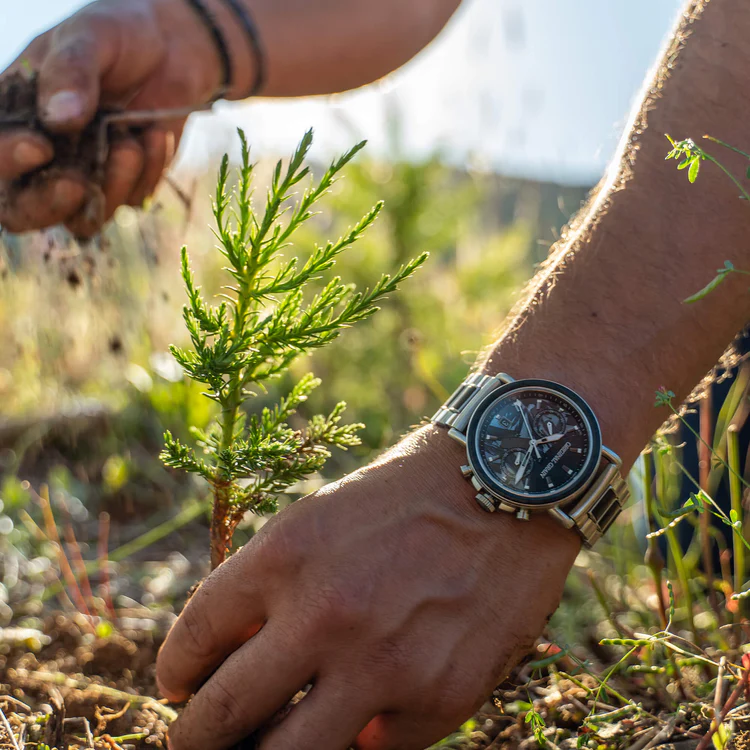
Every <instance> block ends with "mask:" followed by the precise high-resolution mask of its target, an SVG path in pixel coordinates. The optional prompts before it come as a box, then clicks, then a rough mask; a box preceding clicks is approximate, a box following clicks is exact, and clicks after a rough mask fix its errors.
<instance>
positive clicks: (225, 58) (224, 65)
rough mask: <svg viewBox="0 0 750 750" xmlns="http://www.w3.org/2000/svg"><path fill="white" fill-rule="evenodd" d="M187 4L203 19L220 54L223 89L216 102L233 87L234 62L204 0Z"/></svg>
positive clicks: (216, 97) (217, 95) (218, 92)
mask: <svg viewBox="0 0 750 750" xmlns="http://www.w3.org/2000/svg"><path fill="white" fill-rule="evenodd" d="M187 3H188V5H190V7H191V8H192V9H193V10H194V11H195V12H196V13H197V14H198V15H199V16H200V17H201V20H202V21H203V23H204V24H205V26H206V28H207V29H208V30H209V32H210V33H211V36H212V37H213V40H214V42H215V44H216V51H217V52H218V53H219V61H220V62H221V88H220V89H219V91H217V92H216V95H215V96H214V101H216V100H217V99H221V98H222V97H223V96H225V95H226V94H227V92H228V91H229V89H230V88H231V86H232V60H231V58H230V56H229V48H228V47H227V43H226V39H224V34H222V32H221V29H220V28H219V24H218V23H216V19H215V18H214V16H213V13H211V11H210V10H209V9H208V8H207V7H206V5H205V4H204V2H203V0H187Z"/></svg>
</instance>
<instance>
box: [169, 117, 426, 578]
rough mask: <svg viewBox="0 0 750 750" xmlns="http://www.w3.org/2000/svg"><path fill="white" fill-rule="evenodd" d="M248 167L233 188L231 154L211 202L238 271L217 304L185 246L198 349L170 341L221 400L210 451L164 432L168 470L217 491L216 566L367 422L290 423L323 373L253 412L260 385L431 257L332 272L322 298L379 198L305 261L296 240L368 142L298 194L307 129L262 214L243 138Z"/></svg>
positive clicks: (188, 310)
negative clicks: (350, 277) (240, 536)
mask: <svg viewBox="0 0 750 750" xmlns="http://www.w3.org/2000/svg"><path fill="white" fill-rule="evenodd" d="M240 139H241V142H242V163H241V166H240V168H239V174H238V182H237V186H236V188H235V189H234V190H232V191H230V189H229V174H230V173H229V162H228V158H227V157H226V156H225V157H224V159H223V161H222V165H221V169H220V171H219V179H218V186H217V190H216V196H215V201H214V217H215V219H216V225H217V230H216V236H217V239H218V241H219V244H218V249H219V251H220V252H221V253H222V255H224V257H225V259H226V262H227V265H226V269H225V270H226V273H227V274H228V276H229V277H230V279H231V280H230V283H228V284H227V285H226V286H225V287H224V289H223V292H224V293H223V294H222V295H221V297H222V299H221V301H220V302H219V303H218V304H215V305H213V304H210V303H209V302H207V301H206V299H205V298H204V297H203V296H202V294H201V291H200V289H199V287H197V286H196V283H195V279H194V277H193V273H192V271H191V268H190V261H189V258H188V253H187V250H186V249H185V248H183V250H182V277H183V279H184V282H185V288H186V291H187V296H188V303H187V304H186V305H185V307H184V313H183V317H184V320H185V325H186V326H187V330H188V333H189V335H190V340H191V342H192V348H190V349H183V348H180V347H177V346H173V347H172V348H171V351H172V354H173V355H174V357H175V358H176V359H177V361H178V362H179V364H180V365H181V366H182V368H183V370H184V371H185V373H186V374H187V375H188V377H190V378H192V379H193V380H196V381H198V382H200V383H202V384H203V385H204V386H205V388H206V390H205V395H206V396H207V397H208V398H210V399H212V400H213V401H215V402H216V403H217V404H218V406H219V411H218V417H217V419H216V422H215V423H214V425H213V426H212V427H211V428H210V429H208V430H207V431H205V432H202V431H200V430H197V429H194V430H193V434H194V436H195V438H196V439H197V442H198V446H199V448H200V449H201V452H202V455H199V453H198V452H196V451H195V450H194V449H193V448H191V447H189V446H187V445H185V444H183V443H181V442H180V441H179V440H177V439H176V438H174V437H173V436H172V435H171V434H170V433H166V435H165V446H164V451H163V452H162V459H163V461H164V463H165V464H166V465H167V466H170V467H174V468H179V469H183V470H185V471H188V472H191V473H195V474H199V475H201V476H202V477H204V478H205V479H206V480H207V481H208V482H209V484H210V486H211V488H212V491H213V500H214V507H213V520H212V524H211V561H212V565H213V567H216V566H217V565H219V564H220V563H221V562H223V560H224V559H225V558H226V557H227V555H228V554H229V551H230V548H231V538H232V534H233V532H234V530H235V528H236V526H237V524H238V523H239V521H240V520H241V518H242V516H243V515H244V514H245V513H246V512H247V511H249V510H251V511H254V512H257V513H269V512H273V511H275V510H276V508H277V505H276V498H277V496H278V494H279V493H281V492H283V491H284V490H286V489H287V488H288V487H290V486H291V485H293V484H295V483H296V482H298V481H299V480H301V479H303V478H305V477H307V476H309V475H310V474H312V473H314V472H317V471H319V470H320V469H321V468H322V467H323V465H324V463H325V461H326V459H327V458H328V457H329V456H330V448H331V447H332V446H336V447H338V448H342V449H346V448H349V447H351V446H354V445H357V444H359V438H358V437H357V432H358V431H359V430H360V429H361V427H362V425H359V424H350V425H342V424H341V418H342V414H343V411H344V409H345V404H343V403H340V404H338V405H337V406H336V408H335V409H334V410H333V411H332V412H331V414H329V415H327V416H320V415H319V416H315V417H313V418H312V419H311V420H310V421H309V422H308V423H307V425H306V426H305V427H303V428H302V429H293V428H292V427H290V426H289V424H288V420H289V418H290V417H291V416H292V415H293V414H294V413H295V412H296V410H297V408H298V407H299V405H300V404H301V403H303V402H304V401H305V400H306V399H307V397H308V395H309V394H310V392H311V391H312V390H313V389H314V388H316V387H317V386H318V385H320V380H318V379H317V378H315V377H313V376H312V375H306V376H305V377H304V378H302V380H301V381H300V382H299V383H297V385H296V386H295V387H294V388H293V389H292V391H291V393H289V394H288V395H287V396H286V397H285V398H283V399H281V400H280V402H279V403H278V404H277V405H276V406H275V407H273V408H272V409H269V408H265V409H263V410H262V411H261V412H260V413H259V414H248V412H247V410H246V408H245V405H246V402H247V400H248V399H249V398H250V397H252V396H253V394H254V392H255V389H257V388H259V387H260V388H262V387H263V386H264V384H265V383H266V381H268V380H270V379H271V378H274V377H277V376H279V375H281V374H282V373H284V372H286V371H287V370H288V369H289V367H290V365H291V363H292V361H293V360H295V359H296V358H297V357H299V356H300V355H302V354H306V353H309V352H311V351H312V350H314V349H316V348H319V347H322V346H325V345H326V344H329V343H330V342H332V341H333V340H334V339H335V338H337V337H338V335H339V334H340V333H341V331H342V330H343V329H344V328H347V327H349V326H351V325H352V324H354V323H356V322H358V321H360V320H364V319H366V318H368V317H369V316H371V315H372V314H373V313H375V312H376V311H377V309H378V303H379V302H380V301H381V300H382V299H383V297H385V295H387V294H389V293H391V292H393V291H395V289H396V288H397V287H398V285H399V284H400V283H401V281H403V280H404V279H405V278H407V277H408V276H411V274H412V273H414V271H415V270H416V269H417V268H418V267H419V266H420V265H422V263H424V261H425V260H426V257H427V256H426V254H425V255H420V256H419V257H418V258H416V259H415V260H412V261H411V262H409V263H407V264H406V265H404V266H403V267H402V268H400V269H399V270H398V271H396V273H394V274H393V275H384V276H382V277H381V278H380V280H379V281H378V282H377V283H376V284H375V285H374V286H373V287H371V288H369V289H365V290H360V291H358V290H357V289H356V288H355V287H354V286H353V285H351V284H345V283H344V282H342V280H341V279H340V278H339V277H333V278H331V279H330V281H328V283H327V284H325V286H323V288H322V289H321V290H320V291H318V292H317V293H316V294H306V292H307V290H308V288H309V286H310V284H311V283H312V282H314V281H316V280H318V279H320V278H321V276H322V275H323V274H324V273H325V272H326V271H329V270H330V269H331V267H332V266H333V265H334V264H335V262H336V258H337V257H338V256H339V255H340V254H341V253H342V252H344V251H345V250H347V249H349V248H350V247H351V246H352V245H353V244H354V243H355V242H356V241H357V240H358V239H359V237H360V236H361V235H362V233H363V232H364V231H365V230H366V229H367V228H368V227H369V226H370V225H371V224H372V223H373V222H374V221H375V219H376V218H377V216H378V214H379V213H380V211H381V209H382V203H378V204H377V205H376V206H375V207H374V208H373V209H372V210H371V211H370V212H369V213H367V214H366V215H365V216H364V217H363V218H362V219H361V220H360V221H359V222H358V223H357V224H356V225H355V226H354V227H353V228H352V229H350V230H349V232H348V233H347V234H346V235H344V236H343V237H341V238H339V239H338V240H336V241H333V242H328V243H327V244H326V245H325V246H323V247H316V248H314V249H313V250H312V252H311V253H309V255H308V257H307V258H306V259H305V260H302V259H301V258H300V257H299V255H298V253H297V252H296V250H295V249H293V244H292V239H293V235H294V233H295V231H296V230H297V229H298V228H299V227H300V226H301V225H302V224H304V223H305V222H306V221H308V220H309V219H311V218H312V217H313V215H314V213H313V207H314V206H315V204H316V203H317V202H318V201H319V200H320V198H322V197H323V196H324V195H325V194H326V193H327V192H328V190H329V189H330V187H331V185H332V184H333V182H334V180H335V178H336V176H337V175H338V173H339V172H340V171H341V170H342V169H343V167H344V166H345V165H346V164H347V163H348V162H349V161H350V160H351V159H352V158H353V157H354V156H355V155H356V154H357V153H358V152H359V151H360V150H361V149H362V147H363V146H364V143H360V144H358V145H357V146H355V147H354V148H353V149H351V150H350V151H348V152H347V153H346V154H344V155H343V156H342V157H341V158H340V159H338V160H337V161H335V162H333V164H331V166H330V167H329V168H328V170H327V171H326V172H325V174H324V175H323V176H322V178H321V179H320V181H318V182H317V183H313V184H311V185H310V186H308V187H307V189H306V190H305V191H304V192H303V193H302V195H301V196H300V197H298V198H297V200H296V201H295V200H294V195H295V191H296V190H297V189H298V185H299V184H300V183H301V182H302V181H303V180H304V179H305V178H306V177H307V176H308V174H309V168H308V167H306V166H305V157H306V156H307V153H308V151H309V149H310V146H311V144H312V132H311V131H309V132H307V133H306V134H305V136H304V138H303V139H302V141H301V143H300V145H299V147H298V148H297V150H296V151H295V153H294V155H293V156H292V158H291V160H290V161H289V163H288V165H287V166H286V168H284V166H283V164H282V162H279V163H278V164H277V165H276V169H275V170H274V173H273V178H272V180H271V185H270V188H269V190H268V194H267V196H266V201H265V207H264V210H263V213H262V214H258V213H256V212H255V211H254V209H253V205H252V201H251V196H252V180H253V165H252V164H251V162H250V150H249V147H248V144H247V140H246V138H245V136H244V134H243V133H242V132H241V131H240Z"/></svg>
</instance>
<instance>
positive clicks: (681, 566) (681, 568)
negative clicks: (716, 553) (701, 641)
mask: <svg viewBox="0 0 750 750" xmlns="http://www.w3.org/2000/svg"><path fill="white" fill-rule="evenodd" d="M655 464H656V477H657V483H658V484H657V486H658V487H661V485H662V484H664V483H665V481H666V470H665V468H664V466H662V461H661V458H660V457H659V460H658V461H656V462H655ZM662 505H663V499H662ZM654 517H655V518H656V521H657V523H658V524H659V527H660V528H664V527H665V526H666V524H665V521H664V519H663V518H662V517H661V516H660V515H659V512H658V511H657V510H656V509H654ZM665 536H666V537H667V543H668V545H669V551H670V553H671V556H672V561H673V562H674V567H675V571H676V572H677V578H678V579H679V581H680V587H681V588H682V593H683V596H684V597H685V608H686V610H687V618H688V624H689V626H690V632H691V633H692V634H693V638H694V639H695V641H696V643H697V642H698V629H697V628H696V627H695V620H694V618H693V592H692V590H691V589H690V581H689V580H688V575H687V570H686V569H685V561H684V560H683V559H682V547H681V546H680V542H679V540H678V539H677V535H676V534H675V530H674V529H673V528H667V529H666V531H665Z"/></svg>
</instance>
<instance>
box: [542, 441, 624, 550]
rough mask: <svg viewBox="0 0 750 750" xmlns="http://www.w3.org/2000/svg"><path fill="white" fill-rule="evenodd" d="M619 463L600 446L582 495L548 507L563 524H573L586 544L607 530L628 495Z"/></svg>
mask: <svg viewBox="0 0 750 750" xmlns="http://www.w3.org/2000/svg"><path fill="white" fill-rule="evenodd" d="M620 466H621V461H620V459H619V458H618V456H616V455H615V454H614V453H612V452H611V451H609V450H608V449H606V448H605V449H603V451H602V463H601V464H600V466H599V473H598V474H597V475H596V476H595V477H594V480H593V482H592V483H591V484H590V485H589V487H588V488H587V489H586V492H585V493H584V495H583V497H580V498H578V500H575V501H573V502H572V503H571V504H570V505H568V506H566V507H565V508H554V509H553V510H551V511H550V513H551V514H552V515H553V516H555V517H556V518H557V519H558V520H559V521H560V522H561V523H562V524H563V525H564V526H566V527H567V528H573V527H575V528H577V529H578V531H579V533H580V534H581V536H582V537H583V541H584V543H585V545H586V546H587V547H593V546H594V545H595V544H596V543H597V542H598V541H599V540H600V539H601V538H602V537H603V536H604V534H606V533H607V530H608V529H609V527H610V526H611V525H612V524H613V523H614V521H615V519H616V518H617V516H619V515H620V511H621V510H622V508H623V506H624V505H625V503H626V502H627V501H628V498H629V497H630V490H629V489H628V484H627V482H626V481H625V478H624V477H623V476H622V474H621V473H620Z"/></svg>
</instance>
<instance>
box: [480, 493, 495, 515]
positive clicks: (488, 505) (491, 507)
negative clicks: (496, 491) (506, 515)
mask: <svg viewBox="0 0 750 750" xmlns="http://www.w3.org/2000/svg"><path fill="white" fill-rule="evenodd" d="M477 502H478V503H479V505H481V506H482V508H483V509H484V510H486V511H487V512H488V513H494V512H495V511H496V510H497V508H495V504H494V503H493V502H492V499H491V498H490V497H488V496H487V495H485V494H484V492H480V493H478V494H477Z"/></svg>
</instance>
